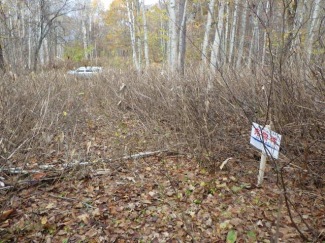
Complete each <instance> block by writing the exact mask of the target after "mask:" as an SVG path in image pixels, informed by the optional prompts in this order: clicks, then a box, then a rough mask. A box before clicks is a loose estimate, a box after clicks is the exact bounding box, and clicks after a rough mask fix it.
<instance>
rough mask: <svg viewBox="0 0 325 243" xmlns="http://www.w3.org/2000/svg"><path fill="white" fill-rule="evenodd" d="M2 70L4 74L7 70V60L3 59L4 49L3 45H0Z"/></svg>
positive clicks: (0, 68)
mask: <svg viewBox="0 0 325 243" xmlns="http://www.w3.org/2000/svg"><path fill="white" fill-rule="evenodd" d="M0 41H1V40H0ZM0 70H2V71H3V72H5V71H6V69H5V60H4V58H3V49H2V44H1V43H0Z"/></svg>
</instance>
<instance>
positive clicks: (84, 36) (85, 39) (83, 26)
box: [81, 19, 88, 59]
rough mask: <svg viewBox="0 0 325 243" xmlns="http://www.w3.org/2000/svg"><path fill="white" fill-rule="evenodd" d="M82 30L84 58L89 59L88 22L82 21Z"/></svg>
mask: <svg viewBox="0 0 325 243" xmlns="http://www.w3.org/2000/svg"><path fill="white" fill-rule="evenodd" d="M81 28H82V41H83V45H84V57H85V58H86V59H87V58H88V53H87V52H88V50H87V49H88V45H87V28H86V21H85V20H84V19H82V21H81Z"/></svg>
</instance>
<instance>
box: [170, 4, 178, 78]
mask: <svg viewBox="0 0 325 243" xmlns="http://www.w3.org/2000/svg"><path fill="white" fill-rule="evenodd" d="M175 8H176V4H175V0H170V9H169V21H170V25H169V26H170V28H171V29H170V34H171V36H170V66H169V69H170V71H171V72H174V71H175V69H176V65H177V30H176V13H175Z"/></svg>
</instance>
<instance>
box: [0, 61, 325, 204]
mask: <svg viewBox="0 0 325 243" xmlns="http://www.w3.org/2000/svg"><path fill="white" fill-rule="evenodd" d="M209 78H211V77H210V76H209V75H207V76H206V77H204V76H202V75H201V72H200V71H198V70H197V69H196V68H195V67H192V68H188V71H187V72H186V74H185V76H179V75H172V74H169V73H164V72H158V71H149V72H148V73H144V74H142V75H137V74H136V73H134V71H132V70H129V71H126V72H121V71H120V70H107V72H105V73H104V74H103V75H100V76H98V77H94V78H91V79H76V78H74V77H71V76H67V75H66V74H64V73H59V72H56V73H55V72H46V73H41V74H37V75H34V74H31V75H29V76H20V77H18V78H17V80H13V79H11V78H10V77H9V76H4V77H3V78H2V79H1V85H0V87H1V88H0V112H1V116H0V131H1V137H0V146H1V154H0V156H1V166H2V168H8V167H15V166H16V165H21V164H22V162H23V164H24V165H28V163H30V162H31V158H36V159H39V160H38V161H37V163H38V164H42V163H43V162H44V161H45V160H42V158H47V157H48V158H51V157H53V154H58V153H60V152H61V155H62V153H63V154H64V156H63V160H64V162H71V161H73V160H79V161H82V160H85V159H86V156H87V155H86V147H85V146H84V144H81V142H82V141H83V139H82V138H83V136H84V134H83V133H82V128H83V126H87V124H88V123H89V121H94V122H96V121H99V120H101V121H102V122H104V123H105V122H107V123H109V122H111V121H112V120H114V121H117V122H121V121H125V120H134V121H137V122H138V123H137V124H141V127H142V128H141V136H145V137H146V138H148V141H149V142H147V145H146V146H143V147H142V149H143V150H145V149H168V150H173V151H178V152H181V153H186V154H189V155H192V156H193V157H194V158H195V159H196V161H197V162H198V163H199V164H201V165H202V166H205V167H208V168H210V169H211V170H212V171H215V172H217V169H218V165H219V164H220V163H221V162H222V161H224V160H225V159H226V158H229V157H232V158H234V159H235V160H236V161H238V162H241V161H244V160H247V159H254V154H255V157H256V156H258V153H257V152H254V151H255V150H254V149H253V148H252V147H251V146H250V145H249V134H250V129H251V122H257V123H259V124H262V125H264V124H267V123H269V122H270V121H272V122H273V124H274V128H273V129H274V130H275V131H276V132H278V133H280V134H282V135H283V140H282V144H281V148H282V153H281V156H280V159H279V160H278V161H272V160H271V161H270V163H271V164H272V166H273V168H274V173H273V174H272V175H273V176H274V178H275V179H276V178H277V180H278V182H279V185H280V184H281V185H282V186H283V187H284V186H285V183H284V181H292V182H293V183H295V182H299V183H298V185H299V186H301V187H305V188H306V187H307V189H308V188H322V187H324V183H325V182H324V178H325V166H324V156H325V141H324V136H325V112H324V111H325V95H324V94H325V92H324V91H325V79H324V69H322V68H320V67H317V66H315V68H310V69H309V70H308V71H301V70H298V69H295V68H291V69H285V70H281V72H279V71H277V70H276V69H273V70H271V69H269V68H264V69H260V70H259V71H258V72H257V73H256V74H254V75H253V74H251V72H249V71H247V72H245V71H244V72H242V75H240V74H238V73H235V72H232V71H231V70H227V69H225V70H224V71H223V72H222V73H221V74H220V73H219V74H217V75H216V77H214V78H213V82H212V83H213V86H212V88H211V89H209V90H207V88H206V87H207V83H208V79H209ZM123 86H125V88H122V89H121V87H123ZM138 131H139V130H135V133H137V132H138ZM133 135H134V136H135V137H136V136H137V140H132V139H131V137H128V136H126V139H125V140H123V141H124V143H126V145H127V146H126V145H125V144H121V143H120V144H118V146H116V149H117V150H119V151H118V153H119V155H123V154H124V155H126V154H130V153H132V152H133V151H135V152H137V151H138V150H140V148H138V147H137V148H136V149H135V148H133V147H132V146H134V147H136V146H138V144H135V143H134V144H132V141H136V142H138V141H139V136H140V135H139V134H133ZM133 135H132V136H133ZM130 136H131V135H130ZM112 142H113V141H107V143H112ZM113 148H114V147H113ZM113 153H114V151H112V156H113ZM35 155H37V156H36V157H35ZM116 156H117V155H116ZM255 160H258V158H256V159H255ZM233 166H235V165H233ZM257 167H258V162H257V161H256V169H257ZM289 173H290V174H289ZM276 175H277V176H276ZM289 175H290V176H289ZM281 178H282V182H281ZM308 190H309V189H308ZM297 195H298V194H297ZM286 199H288V200H289V197H286ZM288 202H289V201H288Z"/></svg>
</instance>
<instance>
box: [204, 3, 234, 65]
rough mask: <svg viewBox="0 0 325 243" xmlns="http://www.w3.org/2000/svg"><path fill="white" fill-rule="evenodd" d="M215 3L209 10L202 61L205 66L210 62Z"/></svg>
mask: <svg viewBox="0 0 325 243" xmlns="http://www.w3.org/2000/svg"><path fill="white" fill-rule="evenodd" d="M214 1H215V0H211V1H210V4H209V10H208V18H207V24H206V26H205V33H204V39H203V46H202V54H201V59H202V61H203V66H206V64H207V60H208V56H207V50H208V45H209V37H210V30H211V23H212V16H213V12H214ZM237 1H238V0H237Z"/></svg>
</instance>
